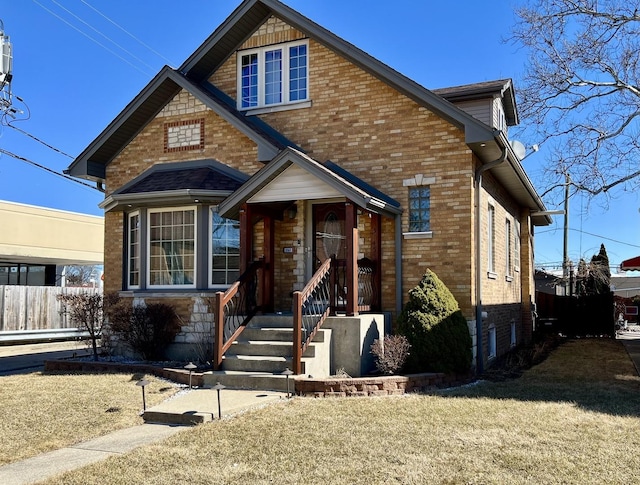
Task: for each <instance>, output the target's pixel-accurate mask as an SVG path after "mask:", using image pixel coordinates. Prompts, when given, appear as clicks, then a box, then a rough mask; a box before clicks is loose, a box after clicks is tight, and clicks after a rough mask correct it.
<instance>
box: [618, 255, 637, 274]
mask: <svg viewBox="0 0 640 485" xmlns="http://www.w3.org/2000/svg"><path fill="white" fill-rule="evenodd" d="M620 269H621V270H622V271H640V256H636V257H635V258H631V259H627V260H625V261H623V262H622V263H620Z"/></svg>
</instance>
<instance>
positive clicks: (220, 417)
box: [213, 382, 227, 419]
mask: <svg viewBox="0 0 640 485" xmlns="http://www.w3.org/2000/svg"><path fill="white" fill-rule="evenodd" d="M226 387H227V386H224V385H222V384H220V382H218V383H217V384H216V385H215V386H213V389H215V390H216V391H217V393H218V419H222V407H221V406H220V391H221V390H222V389H226Z"/></svg>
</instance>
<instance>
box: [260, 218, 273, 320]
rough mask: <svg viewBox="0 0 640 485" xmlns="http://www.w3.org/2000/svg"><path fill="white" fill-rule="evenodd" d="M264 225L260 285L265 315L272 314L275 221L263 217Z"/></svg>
mask: <svg viewBox="0 0 640 485" xmlns="http://www.w3.org/2000/svg"><path fill="white" fill-rule="evenodd" d="M262 220H263V223H264V230H263V232H264V244H263V253H264V269H263V272H262V273H263V275H264V279H263V284H262V311H263V312H265V313H271V312H273V300H274V293H273V292H274V268H273V263H274V256H275V254H274V252H275V250H274V248H275V220H274V218H273V217H272V216H270V215H268V216H267V215H265V216H263V219H262Z"/></svg>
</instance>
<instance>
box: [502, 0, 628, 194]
mask: <svg viewBox="0 0 640 485" xmlns="http://www.w3.org/2000/svg"><path fill="white" fill-rule="evenodd" d="M516 14H517V17H518V21H517V22H516V24H515V26H514V29H513V32H512V36H511V39H510V40H512V41H513V42H514V43H515V44H516V45H519V46H521V47H524V49H525V51H526V52H527V53H528V55H529V60H528V64H527V67H526V72H525V74H524V78H523V80H522V81H523V82H522V81H521V85H520V86H519V88H520V89H519V94H520V97H521V100H520V109H521V112H522V115H523V116H522V118H523V120H524V127H525V130H526V131H528V133H527V136H531V137H532V138H533V139H535V140H536V142H538V143H548V146H549V147H550V154H551V155H550V161H549V163H548V164H547V167H546V168H545V173H546V177H547V190H546V192H544V194H543V195H546V194H547V193H549V192H551V191H552V190H553V189H555V188H557V187H560V186H562V185H563V184H564V183H565V175H566V174H568V175H570V177H571V184H572V185H573V186H574V190H581V191H584V192H585V193H588V194H589V195H590V196H591V197H594V196H597V195H602V194H607V192H608V191H609V190H611V189H613V188H616V189H622V190H628V191H635V190H637V189H638V188H640V161H639V160H640V137H639V136H638V135H639V131H640V124H639V121H640V64H639V62H640V56H639V55H638V53H639V52H640V0H525V5H524V6H523V7H521V8H519V9H517V10H516Z"/></svg>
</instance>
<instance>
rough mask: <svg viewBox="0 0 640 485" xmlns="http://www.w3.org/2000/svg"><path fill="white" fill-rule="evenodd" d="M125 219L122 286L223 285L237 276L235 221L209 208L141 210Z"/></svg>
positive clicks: (155, 287)
mask: <svg viewBox="0 0 640 485" xmlns="http://www.w3.org/2000/svg"><path fill="white" fill-rule="evenodd" d="M125 222H126V224H127V232H126V234H127V241H126V243H125V251H126V255H125V261H126V272H127V274H126V277H125V278H124V282H123V283H124V285H125V288H126V289H129V290H145V289H153V290H158V289H195V288H202V289H204V288H225V287H228V286H230V285H231V284H232V283H233V282H234V281H235V280H236V279H237V278H238V275H239V271H240V228H239V225H238V222H237V221H234V220H231V219H225V218H223V217H220V216H219V215H218V213H217V212H216V211H215V210H214V208H213V207H207V206H200V207H195V206H191V207H172V208H148V209H145V208H141V209H138V210H136V211H134V212H130V213H128V214H126V217H125ZM207 233H208V236H207ZM207 239H208V240H207ZM207 275H208V276H207Z"/></svg>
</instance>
